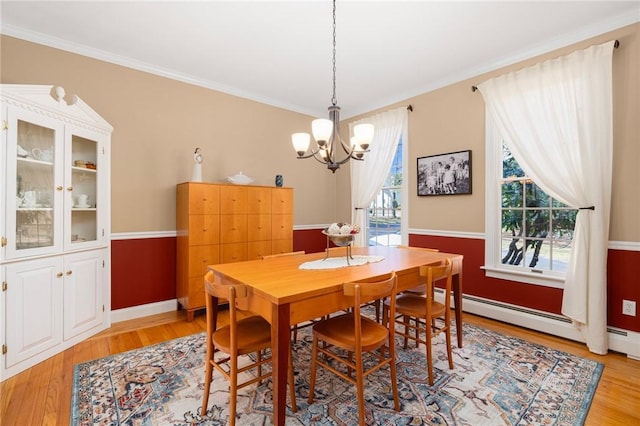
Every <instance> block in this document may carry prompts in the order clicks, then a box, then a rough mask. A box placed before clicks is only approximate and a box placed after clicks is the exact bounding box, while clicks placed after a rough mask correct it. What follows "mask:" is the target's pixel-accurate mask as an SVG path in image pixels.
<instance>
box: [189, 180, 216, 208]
mask: <svg viewBox="0 0 640 426" xmlns="http://www.w3.org/2000/svg"><path fill="white" fill-rule="evenodd" d="M219 212H220V187H219V186H218V185H211V184H208V183H189V214H218V213H219Z"/></svg>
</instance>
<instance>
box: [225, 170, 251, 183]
mask: <svg viewBox="0 0 640 426" xmlns="http://www.w3.org/2000/svg"><path fill="white" fill-rule="evenodd" d="M227 180H228V181H229V182H231V183H233V184H235V185H249V184H250V183H251V182H253V178H252V177H249V176H247V175H244V174H242V172H240V173H238V174H236V175H233V176H229V177H227Z"/></svg>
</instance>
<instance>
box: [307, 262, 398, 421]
mask: <svg viewBox="0 0 640 426" xmlns="http://www.w3.org/2000/svg"><path fill="white" fill-rule="evenodd" d="M342 291H343V294H344V295H345V296H347V297H351V298H353V311H352V312H348V313H345V314H342V315H339V316H336V317H333V318H329V319H327V320H324V321H320V322H318V323H317V324H315V325H314V326H313V346H312V348H313V349H312V354H311V377H310V382H309V400H308V402H309V404H311V403H312V402H313V397H314V391H315V383H316V371H317V367H318V366H322V367H323V368H325V369H326V370H328V371H331V372H332V373H334V374H336V375H337V376H339V377H341V378H342V379H344V380H346V381H348V382H349V383H351V384H354V385H355V386H356V388H357V393H358V418H359V424H360V425H361V426H364V424H365V412H364V379H365V377H367V376H368V375H369V374H371V373H373V372H375V371H377V370H379V369H380V368H381V367H383V366H385V365H389V368H390V370H391V388H392V390H393V401H394V407H395V410H396V411H398V410H399V409H400V403H399V400H398V384H397V379H396V361H395V354H396V352H395V339H394V332H393V321H390V322H387V323H386V324H380V323H378V322H377V321H374V320H372V319H370V318H367V317H365V316H362V315H361V310H360V307H361V306H362V305H363V304H364V303H366V302H367V301H371V300H374V299H380V298H383V297H385V296H389V298H390V303H389V312H390V318H394V317H395V300H396V293H397V277H396V274H395V272H392V273H391V274H389V276H387V277H385V278H384V279H382V280H378V281H373V280H367V281H362V282H349V283H345V284H343V286H342ZM321 343H322V344H321ZM340 350H342V351H347V353H348V356H347V357H345V356H344V354H343V353H341V351H340ZM319 354H322V356H320V357H319V356H318V355H319ZM354 355H355V356H354ZM365 355H366V356H367V357H370V358H371V359H373V360H375V361H376V363H375V365H372V366H370V367H368V369H367V370H365V367H364V361H365V359H364V356H365ZM354 358H355V359H354ZM334 362H335V363H336V366H335V367H334ZM337 364H341V365H342V368H341V369H339V367H338V366H337ZM345 369H346V372H345V371H341V370H345ZM352 371H355V373H356V377H355V379H354V378H353V377H352V376H351V373H352Z"/></svg>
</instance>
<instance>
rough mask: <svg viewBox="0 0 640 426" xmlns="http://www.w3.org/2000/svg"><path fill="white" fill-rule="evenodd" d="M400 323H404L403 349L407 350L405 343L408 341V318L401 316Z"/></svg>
mask: <svg viewBox="0 0 640 426" xmlns="http://www.w3.org/2000/svg"><path fill="white" fill-rule="evenodd" d="M402 322H404V345H403V348H404V349H407V343H408V341H409V337H408V336H409V317H408V316H406V315H403V316H402Z"/></svg>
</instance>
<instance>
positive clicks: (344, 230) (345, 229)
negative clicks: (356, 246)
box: [340, 225, 351, 235]
mask: <svg viewBox="0 0 640 426" xmlns="http://www.w3.org/2000/svg"><path fill="white" fill-rule="evenodd" d="M349 234H351V226H349V225H342V228H340V235H349Z"/></svg>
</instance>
